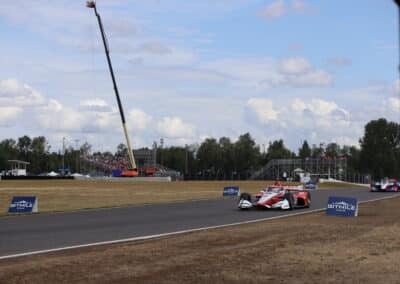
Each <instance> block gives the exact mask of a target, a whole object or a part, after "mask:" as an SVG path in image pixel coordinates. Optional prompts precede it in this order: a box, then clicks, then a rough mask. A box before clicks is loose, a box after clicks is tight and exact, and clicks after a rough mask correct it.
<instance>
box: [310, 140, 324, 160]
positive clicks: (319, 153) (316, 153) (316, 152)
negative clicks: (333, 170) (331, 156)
mask: <svg viewBox="0 0 400 284" xmlns="http://www.w3.org/2000/svg"><path fill="white" fill-rule="evenodd" d="M324 156H325V147H324V143H320V144H319V146H317V145H315V144H313V146H312V149H311V157H312V158H322V157H324Z"/></svg>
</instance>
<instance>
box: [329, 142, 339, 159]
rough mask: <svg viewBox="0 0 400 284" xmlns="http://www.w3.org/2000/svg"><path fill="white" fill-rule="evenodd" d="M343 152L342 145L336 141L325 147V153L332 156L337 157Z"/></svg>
mask: <svg viewBox="0 0 400 284" xmlns="http://www.w3.org/2000/svg"><path fill="white" fill-rule="evenodd" d="M340 154H341V149H340V146H339V145H338V144H336V143H329V144H328V145H326V148H325V155H326V156H328V157H330V158H337V157H339V156H340Z"/></svg>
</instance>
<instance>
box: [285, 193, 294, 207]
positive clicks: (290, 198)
mask: <svg viewBox="0 0 400 284" xmlns="http://www.w3.org/2000/svg"><path fill="white" fill-rule="evenodd" d="M285 199H286V200H287V201H288V202H289V210H293V209H294V200H293V195H291V194H290V193H289V192H288V193H286V194H285Z"/></svg>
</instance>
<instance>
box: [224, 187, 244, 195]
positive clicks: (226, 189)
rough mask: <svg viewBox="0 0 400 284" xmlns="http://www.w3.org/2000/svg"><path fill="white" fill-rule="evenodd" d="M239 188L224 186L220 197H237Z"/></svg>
mask: <svg viewBox="0 0 400 284" xmlns="http://www.w3.org/2000/svg"><path fill="white" fill-rule="evenodd" d="M239 195H240V188H239V187H238V186H226V187H224V192H223V193H222V196H239Z"/></svg>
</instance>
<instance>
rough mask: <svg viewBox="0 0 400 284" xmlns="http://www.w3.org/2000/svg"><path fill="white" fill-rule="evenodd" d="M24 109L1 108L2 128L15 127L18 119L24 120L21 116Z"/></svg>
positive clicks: (0, 124)
mask: <svg viewBox="0 0 400 284" xmlns="http://www.w3.org/2000/svg"><path fill="white" fill-rule="evenodd" d="M22 113H23V109H22V108H20V107H13V106H11V107H7V106H0V126H2V127H7V126H12V125H14V124H15V123H16V122H17V120H18V119H22V118H21V117H20V115H21V114H22Z"/></svg>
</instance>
